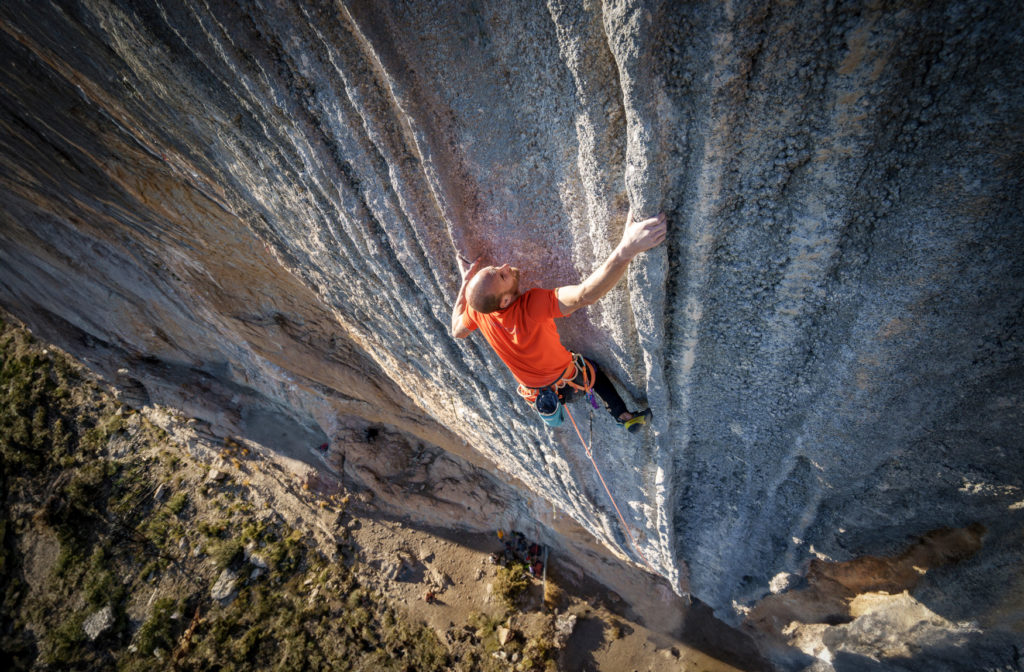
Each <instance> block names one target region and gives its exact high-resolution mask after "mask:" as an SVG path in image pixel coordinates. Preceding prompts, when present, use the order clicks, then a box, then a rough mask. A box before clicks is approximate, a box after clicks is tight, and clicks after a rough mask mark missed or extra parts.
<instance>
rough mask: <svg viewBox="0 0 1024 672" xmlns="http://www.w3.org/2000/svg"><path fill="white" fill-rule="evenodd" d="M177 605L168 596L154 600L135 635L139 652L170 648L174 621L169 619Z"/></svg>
mask: <svg viewBox="0 0 1024 672" xmlns="http://www.w3.org/2000/svg"><path fill="white" fill-rule="evenodd" d="M178 606H179V605H178V601H177V600H175V599H173V598H170V597H162V598H160V599H159V600H157V601H156V603H155V604H154V605H153V613H152V614H151V615H150V617H149V619H148V620H146V622H145V623H143V624H142V627H140V628H139V632H138V634H136V635H135V645H136V646H138V647H139V653H141V654H142V655H144V656H148V655H151V654H152V653H153V651H154V650H155V649H157V648H158V647H159V648H162V649H170V648H171V646H172V645H173V644H174V642H175V639H174V628H175V622H174V621H172V620H171V616H172V615H173V614H174V612H175V610H176V609H177V608H178ZM79 630H81V626H79Z"/></svg>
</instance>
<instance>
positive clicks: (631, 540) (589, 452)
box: [565, 408, 657, 574]
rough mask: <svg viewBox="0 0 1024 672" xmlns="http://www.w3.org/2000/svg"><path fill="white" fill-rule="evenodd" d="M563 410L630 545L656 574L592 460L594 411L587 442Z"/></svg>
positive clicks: (570, 416) (591, 412)
mask: <svg viewBox="0 0 1024 672" xmlns="http://www.w3.org/2000/svg"><path fill="white" fill-rule="evenodd" d="M565 412H566V413H567V414H568V415H569V420H570V421H572V426H573V429H575V430H576V436H578V437H580V443H582V444H583V451H584V452H585V453H586V454H587V457H589V458H590V463H591V464H592V465H594V471H596V472H597V477H598V478H599V479H601V485H603V486H604V491H605V492H606V493H608V499H610V500H611V502H612V506H613V507H615V513H616V514H618V516H619V522H620V523H622V529H624V530H625V531H626V534H627V535H628V536H629V543H630V545H632V546H633V550H634V551H636V553H637V555H639V556H640V559H641V560H643V561H644V564H645V565H647V569H649V570H651V573H652V574H657V572H656V571H654V567H652V566H651V563H650V562H648V561H647V556H645V555H644V553H643V551H641V550H640V547H639V546H637V543H636V539H634V538H633V532H632V531H630V529H629V525H627V524H626V519H625V518H623V517H622V511H619V505H618V504H616V503H615V498H614V497H612V491H611V490H609V489H608V484H607V483H605V480H604V476H602V475H601V470H600V469H598V468H597V462H595V461H594V453H593V451H592V450H591V444H592V443H593V441H594V411H593V410H591V411H590V441H589V442H588V441H584V440H583V435H582V434H581V433H580V428H579V427H578V426H577V425H576V418H574V417H572V412H571V411H570V410H569V409H568V408H566V409H565Z"/></svg>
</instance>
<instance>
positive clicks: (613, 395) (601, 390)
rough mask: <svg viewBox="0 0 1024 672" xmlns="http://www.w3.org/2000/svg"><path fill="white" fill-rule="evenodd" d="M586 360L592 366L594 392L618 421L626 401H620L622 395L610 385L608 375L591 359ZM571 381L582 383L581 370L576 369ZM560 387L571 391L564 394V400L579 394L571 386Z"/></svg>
mask: <svg viewBox="0 0 1024 672" xmlns="http://www.w3.org/2000/svg"><path fill="white" fill-rule="evenodd" d="M586 361H588V362H590V365H591V366H592V367H594V393H595V394H596V395H597V396H598V397H600V399H601V403H603V404H604V407H605V410H607V411H608V412H609V413H610V414H611V416H612V417H613V418H615V420H616V422H618V420H619V416H620V415H622V414H623V413H626V412H627V411H626V402H624V401H622V397H620V396H619V392H618V390H616V389H615V386H614V385H612V381H610V380H609V379H608V376H606V375H605V374H604V371H602V370H601V367H599V366H598V365H597V364H595V363H594V361H593V360H590V359H587V360H586ZM572 382H574V383H576V384H577V385H582V384H583V372H582V371H577V372H576V377H575V378H573V380H572ZM562 389H563V390H566V391H568V392H571V394H570V393H568V392H567V393H566V394H565V401H572V400H573V399H574V398H575V397H576V395H577V394H581V393H580V392H578V391H577V390H575V389H573V388H571V387H563V388H562Z"/></svg>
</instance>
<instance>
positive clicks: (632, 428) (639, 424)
mask: <svg viewBox="0 0 1024 672" xmlns="http://www.w3.org/2000/svg"><path fill="white" fill-rule="evenodd" d="M653 416H654V414H653V413H651V409H649V408H645V409H644V410H642V411H639V412H637V413H634V414H633V417H632V418H630V419H629V420H624V421H623V422H620V423H619V424H621V425H622V426H623V427H625V428H626V431H628V432H630V433H632V434H636V433H637V432H639V431H640V429H641V428H643V426H644V425H646V424H647V423H649V422H650V421H651V418H652V417H653Z"/></svg>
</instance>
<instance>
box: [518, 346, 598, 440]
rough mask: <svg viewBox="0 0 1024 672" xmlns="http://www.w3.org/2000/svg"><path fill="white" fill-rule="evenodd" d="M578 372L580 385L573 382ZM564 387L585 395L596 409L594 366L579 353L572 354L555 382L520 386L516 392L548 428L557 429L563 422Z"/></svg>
mask: <svg viewBox="0 0 1024 672" xmlns="http://www.w3.org/2000/svg"><path fill="white" fill-rule="evenodd" d="M579 372H582V373H583V384H582V385H580V384H579V383H576V382H574V381H575V380H576V376H577V375H578V374H579ZM566 386H569V387H570V388H572V389H574V390H577V391H580V392H583V393H584V394H586V395H587V399H588V400H589V401H590V404H591V405H592V406H593V407H594V408H597V401H596V400H595V399H594V365H593V364H591V363H590V362H588V361H587V360H586V359H584V358H583V356H582V355H580V354H579V353H573V355H572V362H570V364H569V366H567V367H565V370H564V371H562V374H561V375H560V376H559V377H558V379H557V380H556V381H555V382H553V383H550V384H548V385H545V386H543V387H526V386H525V385H523V384H520V385H519V387H518V389H517V391H518V392H519V396H521V397H522V398H523V399H525V400H526V403H528V404H529V405H530V406H532V407H533V408H535V409H536V410H537V413H538V414H540V417H541V419H542V420H543V421H544V422H545V423H546V424H547V425H548V426H549V427H559V426H561V424H562V423H563V422H565V406H564V405H563V402H564V401H565V391H564V390H563V388H565V387H566Z"/></svg>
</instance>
